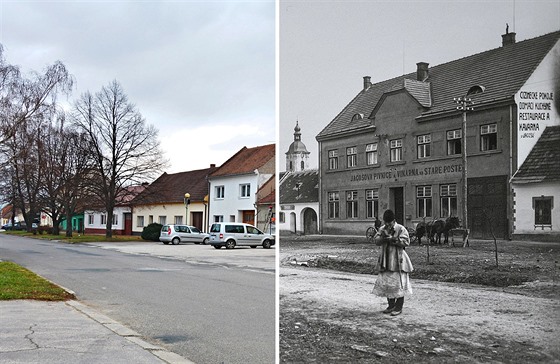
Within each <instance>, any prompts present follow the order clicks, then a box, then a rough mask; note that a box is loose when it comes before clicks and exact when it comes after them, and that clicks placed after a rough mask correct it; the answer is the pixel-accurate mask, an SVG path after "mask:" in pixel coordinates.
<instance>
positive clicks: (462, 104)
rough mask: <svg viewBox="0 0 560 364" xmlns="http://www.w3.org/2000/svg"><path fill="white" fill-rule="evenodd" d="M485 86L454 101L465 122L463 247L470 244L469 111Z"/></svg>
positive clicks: (462, 140) (470, 91) (470, 89)
mask: <svg viewBox="0 0 560 364" xmlns="http://www.w3.org/2000/svg"><path fill="white" fill-rule="evenodd" d="M484 90H485V87H484V86H481V85H474V86H472V87H471V88H469V90H468V91H467V93H466V94H465V96H461V97H455V98H453V101H455V103H456V104H457V110H459V111H462V113H463V123H462V131H461V134H462V136H461V147H462V149H463V153H462V154H463V155H462V157H463V163H462V164H463V165H462V167H463V168H462V178H463V228H464V229H465V232H464V234H463V247H465V246H468V245H469V224H468V210H467V193H468V186H467V111H472V110H474V108H473V107H472V104H473V102H472V100H471V98H470V97H469V96H470V95H474V94H479V93H482V92H484Z"/></svg>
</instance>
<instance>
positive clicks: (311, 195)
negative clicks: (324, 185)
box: [280, 170, 319, 204]
mask: <svg viewBox="0 0 560 364" xmlns="http://www.w3.org/2000/svg"><path fill="white" fill-rule="evenodd" d="M314 202H319V172H318V171H317V170H309V171H301V172H288V173H287V174H286V175H285V176H283V177H282V180H281V181H280V203H281V204H290V203H314Z"/></svg>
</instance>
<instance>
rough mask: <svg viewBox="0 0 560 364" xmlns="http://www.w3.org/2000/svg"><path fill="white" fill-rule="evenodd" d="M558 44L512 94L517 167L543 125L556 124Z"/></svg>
mask: <svg viewBox="0 0 560 364" xmlns="http://www.w3.org/2000/svg"><path fill="white" fill-rule="evenodd" d="M559 59H560V42H559V43H557V44H556V45H555V46H554V48H553V49H552V50H551V51H550V52H549V53H548V54H547V56H546V57H545V58H544V59H543V61H542V62H541V64H540V65H539V66H538V67H537V68H536V69H535V71H534V72H533V74H532V75H531V76H530V77H529V79H528V80H527V81H526V82H525V84H524V85H523V86H522V87H521V89H520V90H519V91H518V92H517V93H516V94H515V103H516V104H517V125H516V126H515V124H514V127H517V165H518V167H520V166H521V165H522V164H523V162H524V161H525V158H527V156H528V155H529V153H530V152H531V150H532V149H533V146H534V145H535V144H536V143H537V141H538V140H539V138H540V136H541V135H542V133H543V131H544V129H545V128H546V127H547V126H552V125H560V114H559V111H560V110H558V107H557V105H558V101H559V100H558V98H559V97H560V95H559V94H558V92H557V91H558V89H559V87H558V84H557V83H558V82H560V81H559V80H558V77H557V76H556V74H557V70H556V67H558V64H559Z"/></svg>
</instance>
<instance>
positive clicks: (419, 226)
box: [414, 222, 426, 245]
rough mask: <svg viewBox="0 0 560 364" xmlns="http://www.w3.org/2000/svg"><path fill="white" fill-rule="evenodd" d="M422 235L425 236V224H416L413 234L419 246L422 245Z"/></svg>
mask: <svg viewBox="0 0 560 364" xmlns="http://www.w3.org/2000/svg"><path fill="white" fill-rule="evenodd" d="M424 234H426V223H425V222H419V223H418V224H416V230H415V232H414V235H415V236H416V239H418V244H419V245H422V237H423V236H424Z"/></svg>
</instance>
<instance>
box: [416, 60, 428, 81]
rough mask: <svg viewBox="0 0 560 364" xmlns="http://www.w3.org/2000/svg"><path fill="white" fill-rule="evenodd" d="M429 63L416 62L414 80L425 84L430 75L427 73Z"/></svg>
mask: <svg viewBox="0 0 560 364" xmlns="http://www.w3.org/2000/svg"><path fill="white" fill-rule="evenodd" d="M428 66H429V63H426V62H418V63H416V80H418V81H422V82H425V81H426V80H427V79H428V77H429V76H430V73H429V72H428Z"/></svg>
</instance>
